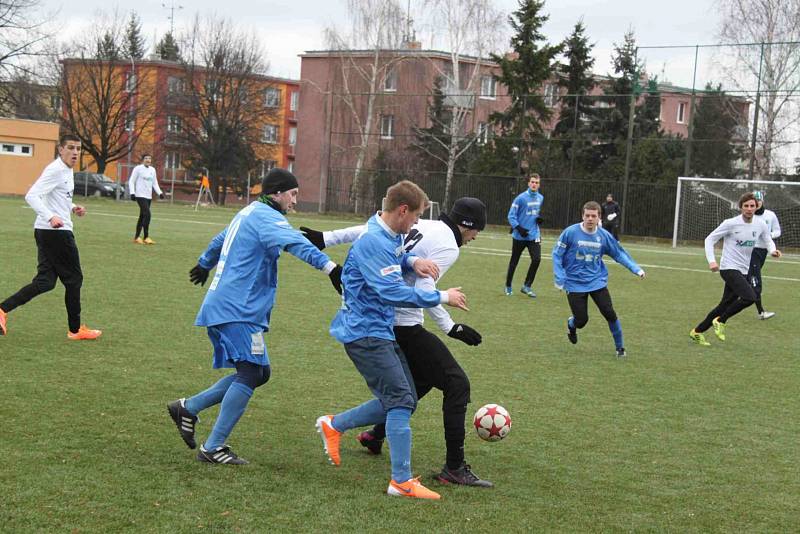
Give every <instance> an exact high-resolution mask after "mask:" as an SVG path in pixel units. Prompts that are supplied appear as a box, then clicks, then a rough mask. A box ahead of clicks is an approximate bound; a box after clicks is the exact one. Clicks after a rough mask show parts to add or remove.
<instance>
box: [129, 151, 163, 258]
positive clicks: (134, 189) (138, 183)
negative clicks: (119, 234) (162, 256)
mask: <svg viewBox="0 0 800 534" xmlns="http://www.w3.org/2000/svg"><path fill="white" fill-rule="evenodd" d="M152 161H153V158H152V156H150V154H144V155H142V163H141V164H140V165H137V166H136V167H134V168H133V172H132V173H131V179H130V180H128V189H129V191H130V195H131V200H133V201H135V202H136V203H137V204H138V205H139V219H138V220H137V221H136V235H135V236H134V238H133V242H134V243H138V244H139V245H141V244H145V245H154V244H155V241H153V240H152V239H150V203H151V202H152V201H153V191H155V192H156V194H158V197H159V198H160V199H162V200H163V199H164V193H162V192H161V188H160V187H159V186H158V180H157V179H156V170H155V168H154V167H153V166H152V165H151V163H152ZM140 234H142V235H143V237H144V239H142V238H141V237H139V235H140Z"/></svg>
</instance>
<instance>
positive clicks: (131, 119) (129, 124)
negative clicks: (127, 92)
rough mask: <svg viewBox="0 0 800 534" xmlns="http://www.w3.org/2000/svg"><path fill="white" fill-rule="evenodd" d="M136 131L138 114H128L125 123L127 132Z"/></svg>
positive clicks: (131, 112)
mask: <svg viewBox="0 0 800 534" xmlns="http://www.w3.org/2000/svg"><path fill="white" fill-rule="evenodd" d="M135 129H136V113H134V112H133V111H130V112H128V120H126V121H125V131H126V132H132V131H133V130H135Z"/></svg>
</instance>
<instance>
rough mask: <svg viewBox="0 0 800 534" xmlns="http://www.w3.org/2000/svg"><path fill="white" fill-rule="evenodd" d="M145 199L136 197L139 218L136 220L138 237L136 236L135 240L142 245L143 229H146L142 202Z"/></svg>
mask: <svg viewBox="0 0 800 534" xmlns="http://www.w3.org/2000/svg"><path fill="white" fill-rule="evenodd" d="M143 200H144V199H143V198H141V197H136V205H137V206H139V218H138V219H136V235H135V236H134V238H133V240H134V241H136V242H137V243H141V242H142V241H140V240H141V237H139V236H140V235H141V234H142V229H143V228H144V203H143V202H142V201H143Z"/></svg>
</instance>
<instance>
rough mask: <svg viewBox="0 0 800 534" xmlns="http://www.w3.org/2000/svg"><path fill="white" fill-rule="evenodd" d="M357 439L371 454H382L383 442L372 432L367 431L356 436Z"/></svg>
mask: <svg viewBox="0 0 800 534" xmlns="http://www.w3.org/2000/svg"><path fill="white" fill-rule="evenodd" d="M356 439H357V440H358V442H359V443H360V444H361V446H362V447H365V448H366V449H367V450H368V451H369V453H370V454H380V453H381V447H383V440H382V439H376V438H375V434H374V433H373V432H372V430H365V431H364V432H362V433H361V434H359V435H358V436H356Z"/></svg>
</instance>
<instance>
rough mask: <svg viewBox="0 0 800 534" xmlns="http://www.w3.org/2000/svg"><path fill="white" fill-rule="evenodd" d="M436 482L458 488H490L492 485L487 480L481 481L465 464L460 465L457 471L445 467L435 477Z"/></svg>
mask: <svg viewBox="0 0 800 534" xmlns="http://www.w3.org/2000/svg"><path fill="white" fill-rule="evenodd" d="M436 480H438V481H439V482H441V483H442V484H458V485H460V486H474V487H476V488H492V487H494V484H492V483H491V482H489V481H488V480H482V479H481V478H479V477H478V475H476V474H475V473H473V472H472V468H470V466H469V465H467V464H466V463H462V464H461V467H459V468H458V469H450V468H449V467H447V465H446V464H445V466H444V467H443V468H442V472H441V473H439V474H438V475H436Z"/></svg>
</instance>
